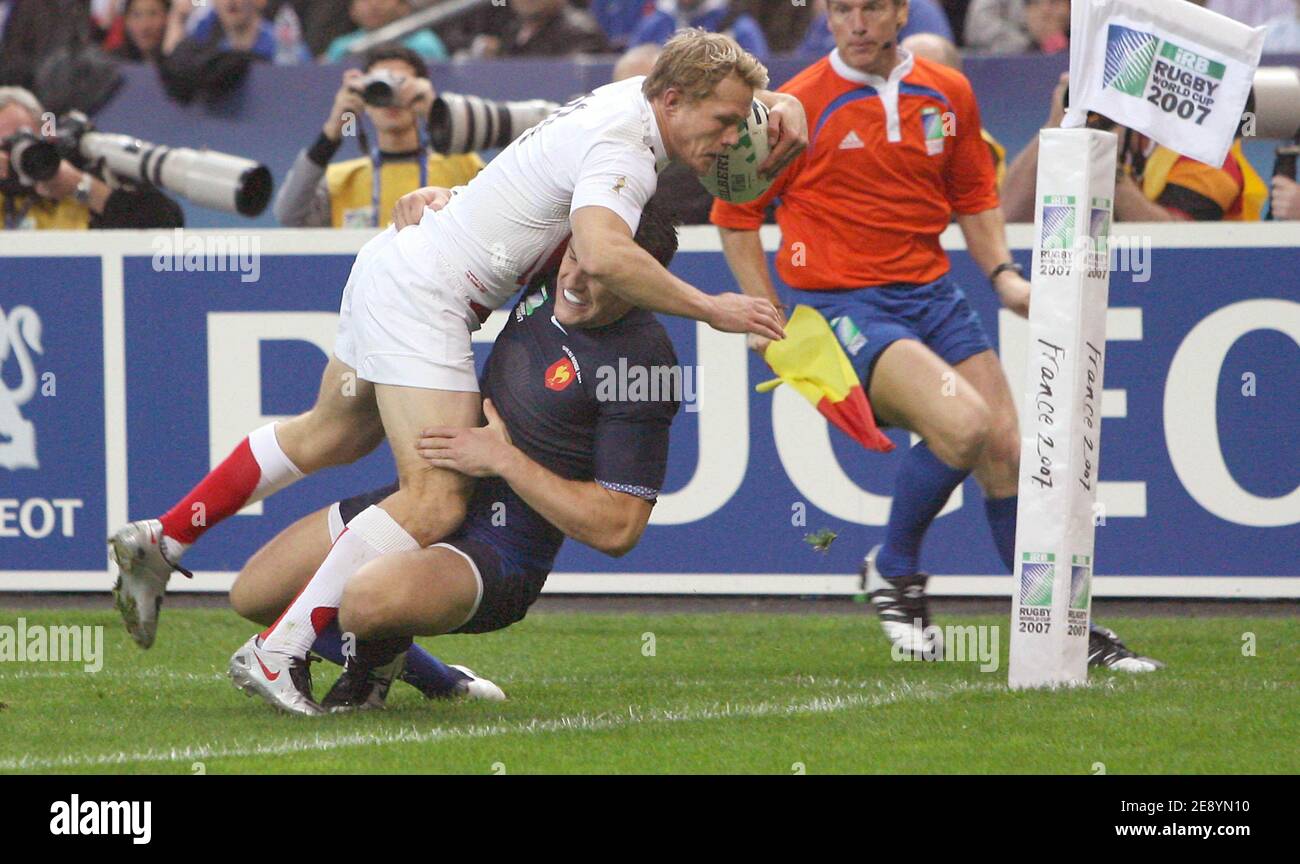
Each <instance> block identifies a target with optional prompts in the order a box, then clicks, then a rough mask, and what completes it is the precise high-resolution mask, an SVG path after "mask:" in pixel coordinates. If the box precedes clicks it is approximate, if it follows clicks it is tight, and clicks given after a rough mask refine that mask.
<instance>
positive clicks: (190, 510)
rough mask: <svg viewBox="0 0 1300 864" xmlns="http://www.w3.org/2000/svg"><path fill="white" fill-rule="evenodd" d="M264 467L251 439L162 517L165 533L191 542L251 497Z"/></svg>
mask: <svg viewBox="0 0 1300 864" xmlns="http://www.w3.org/2000/svg"><path fill="white" fill-rule="evenodd" d="M261 478H262V469H261V468H260V467H259V466H258V464H257V460H256V459H254V458H253V449H252V447H251V446H249V443H248V439H247V438H245V439H244V440H243V441H241V442H239V446H238V447H236V448H235V451H234V452H233V453H231V454H230V455H229V456H227V457H226V460H225V461H224V462H222V463H221V464H220V465H218V466H217V467H216V468H214V469H213V470H212V473H210V474H208V476H206V477H204V478H203V479H202V480H201V481H200V482H199V485H197V486H195V487H194V488H193V489H191V490H190V494H188V495H186V496H185V497H184V498H182V499H181V500H180V501H178V502H177V503H176V506H175V507H173V508H172V509H170V510H168V511H167V512H166V513H164V514H163V515H162V517H161V521H162V527H163V533H164V534H166V535H167V536H168V537H171V538H172V539H173V540H177V541H179V542H181V543H185V544H187V545H188V544H191V543H193V542H194V541H195V540H198V539H199V537H201V536H202V535H203V532H205V531H207V530H208V529H209V528H211V527H212V526H213V525H216V524H217V523H218V522H220V521H221V520H222V519H225V518H226V517H228V516H233V515H234V514H236V513H238V512H239V511H240V510H241V509H242V508H243V506H244V505H245V504H247V503H248V499H249V498H251V497H252V495H253V492H254V490H256V489H257V483H258V481H259V480H260V479H261Z"/></svg>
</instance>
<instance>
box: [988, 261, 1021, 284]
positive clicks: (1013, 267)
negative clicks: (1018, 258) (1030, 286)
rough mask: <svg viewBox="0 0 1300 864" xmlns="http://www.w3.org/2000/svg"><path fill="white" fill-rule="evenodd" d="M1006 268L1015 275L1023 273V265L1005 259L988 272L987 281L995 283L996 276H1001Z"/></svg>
mask: <svg viewBox="0 0 1300 864" xmlns="http://www.w3.org/2000/svg"><path fill="white" fill-rule="evenodd" d="M1008 270H1010V271H1011V272H1012V273H1015V274H1016V275H1017V276H1024V275H1025V268H1024V267H1021V266H1020V265H1019V264H1017V263H1016V262H1014V261H1007V262H1005V263H1002V264H999V265H998V266H996V267H994V268H993V272H992V273H990V274H989V282H990V283H991V284H996V283H997V281H998V277H999V276H1001V275H1002V274H1003V273H1006V272H1007V271H1008Z"/></svg>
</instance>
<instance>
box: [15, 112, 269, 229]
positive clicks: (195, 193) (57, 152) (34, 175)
mask: <svg viewBox="0 0 1300 864" xmlns="http://www.w3.org/2000/svg"><path fill="white" fill-rule="evenodd" d="M56 128H57V130H58V134H57V135H56V136H55V137H54V138H53V139H49V140H47V139H44V138H40V137H38V136H36V135H35V134H33V133H31V132H28V131H21V132H18V133H15V134H14V135H10V136H9V137H8V138H5V139H4V140H3V141H0V150H2V151H4V152H6V153H8V154H9V159H10V165H11V166H12V168H13V170H11V172H10V175H11V176H10V177H9V178H8V179H7V180H6V181H4V186H6V187H9V188H7V189H5V190H2V191H8V192H26V191H28V190H30V188H31V187H32V186H34V185H35V184H37V183H40V182H42V181H44V180H49V179H50V178H52V177H53V176H54V175H55V174H57V173H58V171H59V165H60V164H61V163H62V162H63V160H64V159H69V160H71V161H73V162H74V163H76V164H77V165H78V167H82V168H84V169H86V170H94V169H98V168H103V169H106V171H107V172H108V173H110V174H113V175H115V176H117V177H120V178H122V179H124V180H130V181H134V182H136V183H148V184H150V185H153V186H156V187H157V188H159V189H162V190H163V191H165V192H171V193H174V194H176V195H179V196H180V197H182V198H186V199H188V200H190V201H193V202H194V203H195V204H199V205H201V206H204V207H211V208H213V209H214V210H224V211H225V212H227V213H239V214H240V215H243V216H250V217H251V216H257V215H259V214H260V213H261V212H262V211H263V210H265V209H266V205H267V204H268V203H270V201H271V186H272V180H271V172H270V171H269V170H268V169H267V168H266V166H264V165H259V164H258V163H256V162H254V161H252V160H251V159H243V158H240V157H238V156H230V155H228V154H225V153H216V152H213V151H211V150H191V149H189V148H187V147H167V146H164V145H162V144H150V143H149V142H147V141H141V140H140V139H138V138H133V137H131V136H130V135H110V134H106V133H103V132H97V131H95V127H94V126H93V125H92V124H91V122H90V120H89V119H88V118H87V117H86V115H85V114H82V113H81V112H79V111H72V112H69V113H68V114H65V115H64V116H63V117H60V118H59V121H58V123H57V124H56ZM15 184H17V185H18V186H19V187H20V188H13V187H14V185H15Z"/></svg>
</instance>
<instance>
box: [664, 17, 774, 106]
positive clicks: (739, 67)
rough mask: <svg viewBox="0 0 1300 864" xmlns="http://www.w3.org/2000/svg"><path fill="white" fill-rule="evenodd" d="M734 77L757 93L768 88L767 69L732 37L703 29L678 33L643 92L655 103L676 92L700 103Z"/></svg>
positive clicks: (668, 44) (665, 49)
mask: <svg viewBox="0 0 1300 864" xmlns="http://www.w3.org/2000/svg"><path fill="white" fill-rule="evenodd" d="M733 74H734V75H738V76H740V79H741V80H742V81H744V82H745V83H746V84H747V85H749V86H750V87H752V88H754V89H755V90H762V89H763V88H765V87H766V86H767V67H766V66H764V65H763V64H762V63H760V62H758V58H756V57H755V56H754V55H753V54H750V53H749V52H747V51H745V49H743V48H741V47H740V46H739V45H737V44H736V41H735V40H734V39H732V38H731V37H730V36H724V35H723V34H721V33H709V32H707V31H705V30H700V29H699V28H692V29H689V30H678V31H677V34H676V35H675V36H673V38H671V39H669V40H668V43H667V44H666V45H664V50H663V53H661V54H660V55H659V59H658V60H657V61H656V62H655V65H654V68H653V69H651V70H650V74H649V75H647V76H646V79H645V83H643V84H642V85H641V92H642V93H644V94H645V97H646V98H647V99H654V98H656V97H658V96H662V95H663V94H664V93H666V92H667V91H668V90H670V89H676V90H679V91H681V92H682V93H684V94H685V95H686V98H687V99H688V100H690V101H698V100H700V99H707V98H708V97H709V95H710V94H711V93H713V88H715V87H717V86H718V83H719V82H721V81H723V80H724V79H726V78H727V77H728V76H730V75H733Z"/></svg>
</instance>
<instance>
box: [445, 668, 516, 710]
mask: <svg viewBox="0 0 1300 864" xmlns="http://www.w3.org/2000/svg"><path fill="white" fill-rule="evenodd" d="M451 668H452V669H455V670H456V671H457V672H459V673H461V674H462V675H468V676H469V680H468V681H462V682H460V683H459V684H457V685H456V687H457V689H458V690H459V691H460V692H459V694H458V695H459V696H460V698H461V699H481V700H482V701H484V702H504V701H506V691H504V690H502V689H501V688H500V687H498V686H497V685H495V684H493V683H492V682H491V681H489V680H488V679H486V678H481V677H479V676H478V675H475V674H474V671H473V670H472V669H469V668H467V667H465V666H456V665H454V664H452V665H451Z"/></svg>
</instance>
